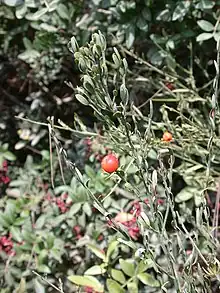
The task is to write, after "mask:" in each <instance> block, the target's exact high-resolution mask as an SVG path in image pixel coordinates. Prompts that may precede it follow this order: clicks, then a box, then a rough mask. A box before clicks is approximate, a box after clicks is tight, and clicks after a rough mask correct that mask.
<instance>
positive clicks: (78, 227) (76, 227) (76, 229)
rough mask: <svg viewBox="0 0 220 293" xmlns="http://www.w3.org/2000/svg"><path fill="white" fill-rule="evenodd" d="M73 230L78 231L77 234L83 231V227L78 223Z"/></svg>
mask: <svg viewBox="0 0 220 293" xmlns="http://www.w3.org/2000/svg"><path fill="white" fill-rule="evenodd" d="M73 230H74V231H75V232H76V234H79V233H80V232H81V227H80V226H79V225H76V226H74V227H73Z"/></svg>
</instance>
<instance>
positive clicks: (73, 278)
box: [68, 275, 104, 292]
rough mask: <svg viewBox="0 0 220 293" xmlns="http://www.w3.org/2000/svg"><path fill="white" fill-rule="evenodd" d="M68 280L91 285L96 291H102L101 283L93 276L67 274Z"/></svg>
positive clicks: (81, 284)
mask: <svg viewBox="0 0 220 293" xmlns="http://www.w3.org/2000/svg"><path fill="white" fill-rule="evenodd" d="M68 280H69V281H70V282H72V283H74V284H76V285H78V286H88V287H92V288H93V289H94V290H95V291H97V292H104V288H103V286H102V284H101V283H100V282H99V281H98V280H97V279H96V278H95V277H91V276H75V275H73V276H69V277H68Z"/></svg>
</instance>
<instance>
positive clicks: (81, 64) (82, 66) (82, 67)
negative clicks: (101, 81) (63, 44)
mask: <svg viewBox="0 0 220 293" xmlns="http://www.w3.org/2000/svg"><path fill="white" fill-rule="evenodd" d="M78 66H79V70H80V71H82V72H85V71H86V62H85V59H84V58H82V57H81V58H79V65H78Z"/></svg>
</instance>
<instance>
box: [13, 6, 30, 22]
mask: <svg viewBox="0 0 220 293" xmlns="http://www.w3.org/2000/svg"><path fill="white" fill-rule="evenodd" d="M26 12H27V6H26V5H25V3H24V4H23V5H20V6H18V7H17V8H16V11H15V15H16V17H17V19H21V18H23V17H24V16H25V13H26Z"/></svg>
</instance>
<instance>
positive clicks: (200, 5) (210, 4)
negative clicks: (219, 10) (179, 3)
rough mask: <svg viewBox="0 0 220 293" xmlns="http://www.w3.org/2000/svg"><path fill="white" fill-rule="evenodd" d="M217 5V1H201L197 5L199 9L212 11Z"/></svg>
mask: <svg viewBox="0 0 220 293" xmlns="http://www.w3.org/2000/svg"><path fill="white" fill-rule="evenodd" d="M214 5H215V1H210V0H201V1H199V2H198V4H197V5H196V8H197V9H201V10H206V9H212V7H213V6H214Z"/></svg>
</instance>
